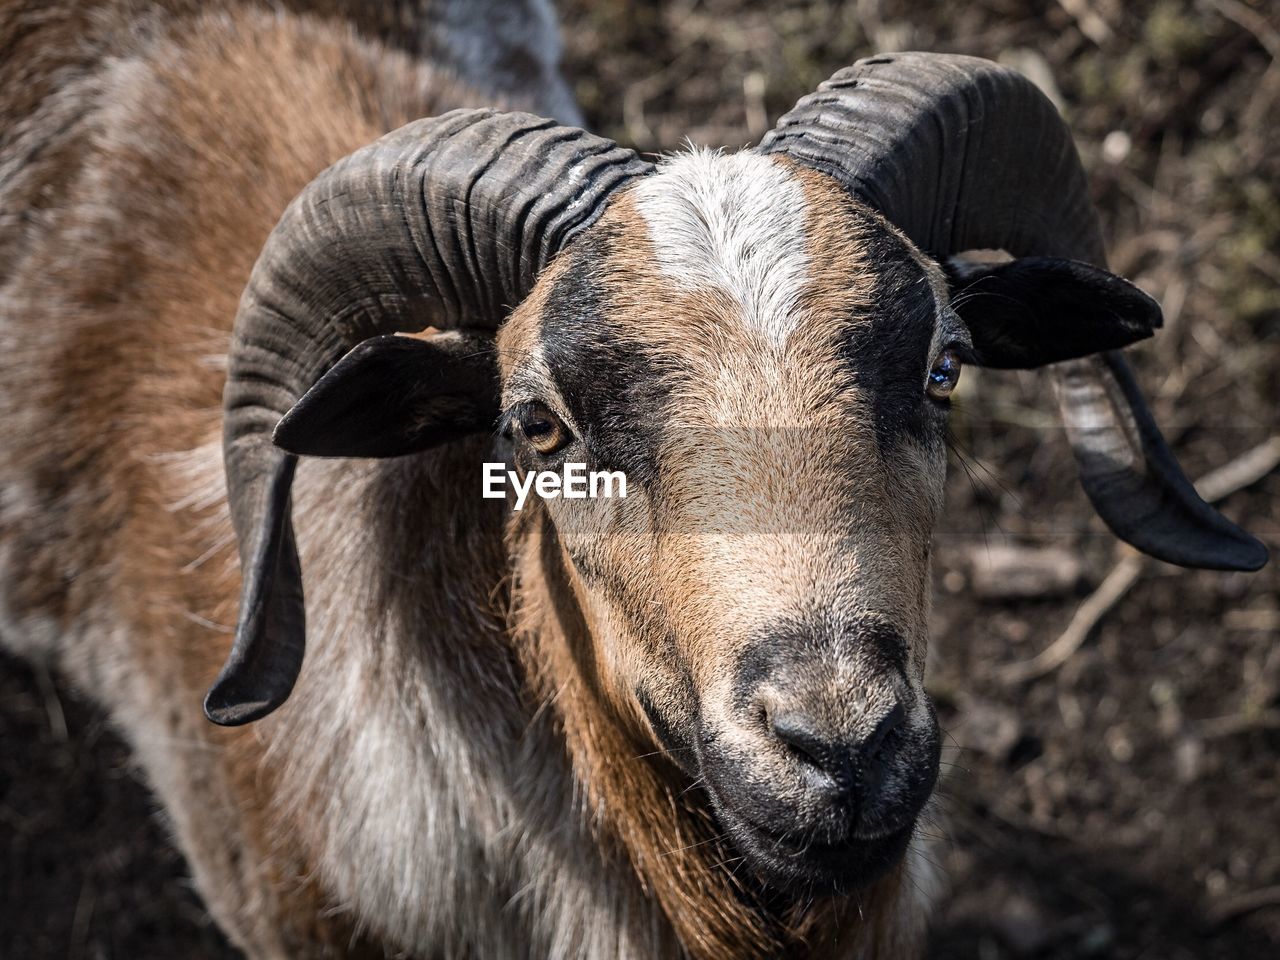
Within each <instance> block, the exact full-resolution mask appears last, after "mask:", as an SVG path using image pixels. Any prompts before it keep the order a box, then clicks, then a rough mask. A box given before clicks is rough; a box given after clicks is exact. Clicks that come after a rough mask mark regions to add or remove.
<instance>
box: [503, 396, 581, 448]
mask: <svg viewBox="0 0 1280 960" xmlns="http://www.w3.org/2000/svg"><path fill="white" fill-rule="evenodd" d="M516 422H517V423H518V424H519V426H520V432H521V433H522V434H524V438H525V439H526V440H528V441H529V446H531V447H533V449H534V450H536V451H538V453H540V454H542V455H543V456H544V457H545V456H549V455H551V454H553V453H555V452H556V451H557V450H559V449H560V448H561V447H563V446H565V445H566V444H567V443H568V442H569V441H570V440H572V439H573V434H572V433H570V432H569V428H568V427H566V426H565V425H564V421H563V420H561V419H560V418H559V417H557V416H556V415H555V414H554V413H552V412H551V410H550V409H549V408H548V407H546V406H545V405H544V404H541V403H531V404H529V405H528V406H527V407H525V408H524V409H523V410H521V411H520V413H519V415H518V416H517V419H516Z"/></svg>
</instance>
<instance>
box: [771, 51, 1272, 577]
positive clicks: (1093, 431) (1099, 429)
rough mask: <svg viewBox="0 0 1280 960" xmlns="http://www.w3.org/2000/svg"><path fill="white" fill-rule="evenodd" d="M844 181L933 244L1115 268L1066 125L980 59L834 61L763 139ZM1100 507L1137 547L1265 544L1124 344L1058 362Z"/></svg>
mask: <svg viewBox="0 0 1280 960" xmlns="http://www.w3.org/2000/svg"><path fill="white" fill-rule="evenodd" d="M756 149H757V150H758V151H759V152H761V153H766V154H773V153H778V154H783V155H786V156H788V157H790V158H792V159H794V160H796V161H797V162H799V163H802V164H804V165H806V166H808V167H811V168H813V169H816V170H819V171H821V172H823V173H826V174H828V175H830V176H832V177H834V178H835V179H836V180H837V181H838V182H839V183H841V184H842V185H843V186H844V187H845V188H846V189H847V190H848V191H849V192H850V193H851V194H852V195H853V196H855V197H857V198H858V199H860V200H862V201H864V202H865V203H867V204H868V205H870V206H872V207H874V208H876V209H877V210H879V211H880V212H881V213H883V214H884V216H885V217H886V218H887V219H888V220H889V221H890V222H891V223H893V224H895V225H896V226H898V227H899V228H900V229H901V230H902V231H903V232H904V233H906V234H907V236H908V237H910V238H911V240H912V241H913V242H914V243H915V244H916V245H917V246H919V247H920V248H921V249H922V250H924V251H925V252H926V253H928V254H930V255H931V256H934V257H937V258H939V259H943V258H946V257H948V256H950V255H952V254H956V253H961V252H964V251H966V250H977V249H1003V250H1005V251H1007V252H1009V253H1010V254H1013V255H1014V256H1031V255H1043V256H1056V257H1065V258H1069V259H1074V260H1084V261H1087V262H1089V263H1093V264H1095V265H1097V266H1100V267H1101V266H1105V259H1106V257H1105V253H1104V249H1103V243H1102V234H1101V232H1100V230H1099V228H1098V221H1097V216H1096V215H1095V212H1094V210H1093V206H1092V204H1091V203H1090V201H1089V196H1088V190H1087V185H1086V182H1085V175H1084V170H1083V168H1082V167H1081V165H1080V159H1079V156H1078V155H1077V153H1076V149H1075V145H1074V143H1073V142H1072V140H1071V133H1070V131H1069V130H1068V129H1067V127H1066V124H1065V123H1064V122H1063V121H1062V118H1061V117H1060V116H1059V115H1058V112H1057V110H1056V109H1055V108H1054V106H1053V104H1052V103H1050V102H1049V100H1048V99H1047V98H1046V97H1045V96H1044V94H1042V93H1041V92H1040V91H1039V90H1038V89H1037V88H1036V87H1035V85H1034V84H1032V83H1031V81H1029V80H1027V79H1026V78H1025V77H1023V76H1021V75H1020V74H1018V73H1015V72H1014V71H1012V70H1009V69H1006V68H1004V67H1001V66H998V65H997V64H995V63H992V62H990V61H988V60H980V59H978V58H975V57H961V56H950V55H945V54H933V53H898V54H890V55H886V56H879V57H871V58H869V59H866V60H860V61H858V62H857V63H856V64H854V65H853V66H851V67H848V68H846V69H844V70H841V71H839V72H838V73H836V74H835V75H834V76H833V77H832V78H831V79H830V80H828V81H826V82H825V83H823V84H822V85H821V86H820V87H819V88H818V89H817V91H816V92H815V93H813V94H811V95H809V96H807V97H805V98H803V99H802V100H800V102H799V103H797V104H796V106H795V108H794V109H792V110H791V111H790V112H789V113H787V114H786V115H785V116H784V117H782V119H781V120H779V121H778V125H777V127H776V128H775V129H774V130H773V131H772V132H770V133H769V134H768V135H767V136H766V137H765V138H764V140H763V141H762V142H761V143H760V145H759V146H758V147H757V148H756ZM1052 369H1053V370H1054V373H1055V375H1056V380H1057V386H1058V399H1059V410H1060V412H1061V414H1062V418H1063V420H1064V421H1065V423H1066V427H1067V434H1068V437H1069V439H1070V441H1071V446H1072V449H1073V450H1074V451H1075V455H1076V460H1077V463H1078V464H1079V466H1080V476H1081V482H1082V483H1083V485H1084V488H1085V492H1086V493H1087V494H1088V495H1089V499H1090V500H1091V501H1093V505H1094V507H1095V509H1097V511H1098V513H1099V515H1100V516H1101V517H1102V519H1103V520H1105V521H1106V523H1107V525H1108V526H1110V527H1111V529H1112V530H1113V531H1115V533H1116V534H1117V535H1118V536H1119V537H1121V538H1122V539H1124V540H1126V541H1128V542H1129V543H1131V544H1133V546H1135V547H1137V548H1138V549H1139V550H1142V551H1143V552H1145V553H1149V554H1151V555H1152V556H1155V557H1158V558H1160V559H1162V560H1167V561H1169V562H1171V563H1177V564H1181V565H1183V566H1188V567H1209V568H1214V569H1225V570H1256V569H1258V568H1259V567H1261V566H1262V565H1263V564H1265V563H1266V561H1267V550H1266V548H1265V547H1264V546H1263V545H1262V544H1261V543H1259V542H1258V541H1257V540H1255V539H1254V538H1253V537H1251V536H1250V535H1249V534H1247V533H1245V532H1244V531H1243V530H1241V529H1240V528H1239V527H1237V526H1236V525H1235V524H1234V523H1232V522H1231V521H1230V520H1227V519H1226V518H1225V517H1223V516H1222V515H1221V514H1220V513H1218V511H1217V510H1215V509H1214V508H1213V507H1211V506H1209V504H1207V503H1205V502H1204V501H1203V500H1202V499H1200V497H1199V495H1198V494H1197V493H1196V491H1195V488H1194V487H1192V485H1191V483H1190V482H1189V481H1188V480H1187V478H1186V476H1185V475H1184V474H1183V472H1182V470H1181V468H1179V466H1178V463H1177V461H1176V460H1175V459H1174V456H1173V453H1172V452H1171V451H1170V450H1169V448H1168V446H1167V445H1166V443H1165V442H1164V439H1163V437H1161V435H1160V431H1159V430H1158V428H1157V427H1156V425H1155V422H1154V420H1153V419H1152V417H1151V414H1150V412H1149V411H1148V410H1147V407H1146V404H1145V403H1144V402H1143V400H1142V396H1141V394H1140V393H1139V392H1138V388H1137V384H1136V383H1135V381H1134V379H1133V375H1132V374H1131V373H1130V371H1129V368H1128V365H1127V364H1126V363H1125V361H1124V358H1123V357H1122V356H1121V355H1120V354H1119V353H1117V352H1109V353H1104V354H1101V355H1099V356H1093V357H1086V358H1084V359H1081V360H1073V361H1070V362H1068V363H1062V364H1058V365H1057V366H1056V367H1054V368H1052Z"/></svg>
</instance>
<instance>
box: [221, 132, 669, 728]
mask: <svg viewBox="0 0 1280 960" xmlns="http://www.w3.org/2000/svg"><path fill="white" fill-rule="evenodd" d="M651 169H652V166H651V165H650V164H648V163H646V162H645V161H643V160H641V159H640V158H639V157H637V156H636V155H635V153H633V152H632V151H630V150H624V149H621V148H619V147H618V146H616V145H615V144H614V143H613V142H612V141H609V140H605V139H603V138H602V137H596V136H593V135H591V134H589V133H586V132H584V131H582V130H578V129H576V128H574V127H564V126H560V125H559V124H557V123H555V122H554V121H552V120H543V119H541V118H539V117H534V116H531V115H529V114H525V113H497V112H495V111H492V110H455V111H453V112H452V113H447V114H444V115H442V116H440V117H435V118H432V119H429V120H419V121H416V122H414V123H410V124H408V125H406V126H404V127H401V128H400V129H399V130H396V131H394V132H393V133H389V134H387V136H385V137H383V138H382V139H381V140H378V141H376V142H374V143H372V144H370V145H369V146H367V147H365V148H363V149H361V150H358V151H356V152H355V153H353V154H352V155H351V156H349V157H346V158H345V159H342V160H339V161H338V162H337V163H335V164H334V165H333V166H332V167H330V168H329V169H328V170H326V171H324V172H323V173H321V174H320V175H319V176H318V177H316V179H315V180H313V181H312V182H311V183H310V184H309V185H308V186H307V187H306V188H305V189H304V190H303V191H302V193H300V194H299V195H298V196H297V197H296V198H295V199H294V201H293V202H292V203H291V204H290V205H289V208H288V209H287V210H286V211H285V213H284V215H283V216H282V217H281V218H280V222H279V224H277V225H276V228H275V230H274V231H273V232H272V234H271V236H270V237H269V238H268V239H267V242H266V245H265V246H264V247H263V249H262V253H261V254H260V255H259V257H258V262H257V263H256V264H255V266H254V268H253V273H252V274H251V276H250V278H249V283H248V286H247V287H246V288H245V291H244V295H243V296H242V297H241V300H240V310H239V313H238V314H237V316H236V323H235V331H234V335H233V337H232V342H231V351H230V357H229V366H228V374H227V385H226V389H225V391H224V394H223V404H224V408H225V417H224V425H223V456H224V460H225V467H226V473H227V498H228V500H229V501H230V505H231V520H232V523H233V525H234V526H235V530H236V534H237V537H238V539H239V542H240V567H241V573H242V578H243V579H242V586H241V593H240V614H239V622H238V624H237V627H236V636H235V642H234V644H233V645H232V648H231V653H230V656H229V657H228V659H227V662H226V664H225V666H224V667H223V668H222V672H221V673H220V674H219V676H218V678H217V680H216V681H215V682H214V684H213V687H212V688H211V689H210V690H209V694H208V696H207V697H206V698H205V705H204V706H205V714H206V715H207V716H208V717H209V719H210V720H213V721H214V722H215V723H221V724H240V723H247V722H249V721H250V720H255V719H257V718H258V717H262V716H264V715H266V714H268V713H270V712H271V711H272V710H274V709H275V708H276V707H278V706H279V705H280V704H281V703H283V702H284V700H285V698H286V697H288V695H289V693H290V691H291V690H292V689H293V685H294V682H295V681H296V680H297V677H298V672H299V670H300V669H301V667H302V657H303V650H304V647H305V640H306V631H305V627H304V616H303V602H302V575H301V568H300V565H299V561H298V553H297V549H296V548H295V546H294V537H293V528H292V524H291V522H290V518H289V510H290V506H289V503H290V499H289V498H290V487H291V484H292V480H293V470H294V465H295V462H296V461H295V458H294V457H293V456H291V455H290V454H287V453H285V452H284V451H283V450H281V449H279V448H278V447H275V446H273V445H272V442H271V435H272V431H273V430H274V429H275V427H276V424H277V423H278V422H279V421H280V419H281V417H283V416H284V414H285V412H286V411H288V410H289V408H290V407H291V406H292V405H293V404H294V403H295V402H296V401H297V400H298V398H299V397H301V396H302V395H303V393H305V392H306V391H307V389H308V388H310V387H311V385H312V384H313V383H315V381H316V380H317V379H319V377H320V376H321V375H322V374H324V373H325V371H327V370H328V369H329V368H330V367H331V366H333V364H335V363H336V362H337V361H338V360H339V359H340V358H341V357H342V356H343V355H344V354H346V353H347V351H349V350H350V349H351V348H353V347H354V346H356V344H358V343H360V342H361V341H363V340H366V339H369V338H370V337H374V336H378V335H379V334H387V333H393V332H397V331H415V330H421V329H423V328H424V327H427V326H435V327H440V328H454V327H480V328H487V329H490V330H492V329H495V328H496V327H498V326H499V324H500V323H501V322H502V320H503V319H504V318H505V317H506V314H507V311H508V310H510V309H512V308H514V307H515V306H516V305H518V304H519V303H520V301H521V300H523V299H524V298H525V296H526V295H527V294H528V293H529V291H530V290H531V289H532V287H533V284H534V282H535V281H536V279H537V277H538V274H539V273H540V272H541V271H542V269H543V268H544V267H545V266H546V265H547V264H548V263H549V262H550V260H551V258H552V257H553V256H555V254H556V253H557V252H558V251H559V250H561V249H562V248H563V247H564V246H565V245H566V244H567V243H569V242H570V241H571V240H572V238H573V237H575V236H576V235H577V234H578V233H579V232H581V231H582V230H584V229H585V228H587V227H588V226H590V225H591V224H592V223H594V222H595V221H596V219H597V218H598V217H599V216H600V214H601V212H602V211H603V210H604V208H605V206H606V204H607V203H608V200H609V198H610V197H611V196H612V195H613V194H614V192H615V191H617V190H618V189H619V188H621V187H623V186H624V185H626V184H627V183H629V182H630V181H631V180H633V179H634V178H635V177H637V176H641V175H643V174H645V173H648V172H649V171H650V170H651Z"/></svg>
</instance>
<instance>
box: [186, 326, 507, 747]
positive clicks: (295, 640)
mask: <svg viewBox="0 0 1280 960" xmlns="http://www.w3.org/2000/svg"><path fill="white" fill-rule="evenodd" d="M497 413H498V377H497V371H496V369H495V367H494V360H493V343H492V341H491V340H486V339H485V338H483V337H477V336H468V335H466V334H462V333H458V332H456V331H451V332H449V333H441V334H436V335H434V336H428V337H404V336H386V337H375V338H373V339H371V340H366V341H364V342H363V343H361V344H359V345H358V346H357V347H356V348H355V349H354V350H352V351H351V352H350V353H348V354H347V355H346V356H345V357H343V358H342V359H341V360H339V361H338V362H337V363H336V364H335V365H334V366H333V368H332V369H331V370H330V371H329V372H328V373H326V374H325V375H324V376H323V377H321V378H320V379H319V380H318V381H317V382H316V384H315V386H313V387H312V388H311V389H310V390H308V391H307V392H306V394H304V395H303V397H302V399H301V400H299V401H298V402H297V403H296V404H294V406H293V409H291V410H290V411H289V412H288V413H287V414H286V415H285V417H284V418H283V419H282V420H281V421H280V423H279V425H278V426H277V427H276V432H275V438H274V439H275V442H276V445H277V447H279V448H281V449H278V450H271V449H270V448H266V449H265V450H263V451H260V455H266V456H267V459H268V463H267V465H266V466H265V468H264V472H266V473H267V474H268V475H269V476H270V477H271V481H270V483H269V484H268V486H267V489H266V493H265V496H266V500H265V502H264V503H263V504H261V505H260V511H261V516H262V525H261V528H260V529H259V530H257V531H256V532H255V535H254V536H255V540H254V543H255V545H254V546H253V547H252V548H251V549H250V550H249V551H248V553H247V554H246V555H245V556H244V557H243V576H244V581H245V589H244V592H243V594H242V597H241V607H242V609H241V614H240V625H239V628H238V629H237V631H236V640H235V644H234V645H233V647H232V650H231V655H230V657H229V658H228V660H227V662H226V664H225V665H224V666H223V668H222V672H221V673H220V674H219V675H218V678H217V680H216V681H214V684H213V686H212V687H211V688H210V690H209V693H208V695H207V696H206V697H205V703H204V709H205V715H206V716H208V718H209V719H210V720H212V721H213V722H214V723H218V724H222V725H223V726H235V725H238V724H242V723H248V722H250V721H252V720H257V719H258V718H260V717H263V716H266V715H267V714H268V713H270V712H271V711H272V710H274V709H276V707H278V706H280V704H282V703H284V701H285V700H286V699H287V698H288V696H289V693H290V691H291V690H292V689H293V684H294V682H295V681H296V680H297V678H298V672H299V671H300V670H301V668H302V658H303V652H304V649H305V647H306V615H305V611H304V607H303V600H302V570H301V567H300V565H299V562H298V550H297V547H296V546H295V545H294V537H293V524H292V523H291V522H290V519H289V511H290V497H289V491H290V487H291V485H292V482H293V473H294V467H295V466H296V464H297V456H296V455H297V454H304V455H309V456H317V457H395V456H399V455H401V454H406V453H413V452H415V451H417V450H423V449H425V448H427V447H432V446H435V445H436V444H440V443H444V442H445V441H447V440H451V439H453V438H455V437H460V436H463V435H465V434H469V433H476V432H479V431H483V430H488V429H489V428H490V427H492V425H493V422H494V420H495V419H496V418H497ZM286 451H287V452H286Z"/></svg>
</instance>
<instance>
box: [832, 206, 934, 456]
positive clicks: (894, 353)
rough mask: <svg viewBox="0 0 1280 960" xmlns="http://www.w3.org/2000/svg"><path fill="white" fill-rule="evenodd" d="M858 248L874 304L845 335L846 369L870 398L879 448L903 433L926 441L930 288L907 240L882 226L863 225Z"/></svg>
mask: <svg viewBox="0 0 1280 960" xmlns="http://www.w3.org/2000/svg"><path fill="white" fill-rule="evenodd" d="M864 249H865V252H866V257H867V259H868V260H869V261H870V263H871V264H872V265H873V269H874V272H875V275H876V277H877V282H876V289H875V291H874V293H873V297H874V302H875V306H874V308H873V311H872V314H871V317H870V323H868V324H867V325H865V326H863V327H859V328H857V329H856V331H855V333H854V334H853V336H851V337H850V339H849V343H848V345H847V356H848V358H849V361H848V362H849V367H850V370H851V373H852V376H853V379H854V382H855V383H856V384H858V385H859V386H860V387H862V388H863V389H864V390H866V391H867V393H868V394H869V396H870V398H871V413H872V417H873V419H874V424H875V431H876V439H877V441H878V442H879V444H880V447H881V449H887V448H889V447H890V446H892V445H894V444H895V443H897V442H898V440H900V439H901V438H902V437H903V436H904V435H906V436H910V437H911V438H913V439H915V440H916V441H917V442H919V443H927V442H929V441H930V440H931V439H933V438H934V437H935V436H936V435H937V432H938V431H937V419H938V418H937V414H938V409H937V407H936V405H930V404H929V403H928V402H926V400H925V395H924V378H925V374H926V371H927V369H928V364H929V363H930V361H931V360H932V357H930V356H929V355H928V354H929V347H930V344H931V343H932V341H933V331H934V327H935V325H936V323H937V313H938V306H937V302H936V300H935V298H934V293H933V287H932V285H931V284H930V283H929V277H928V275H927V274H926V273H925V271H924V268H923V267H921V266H920V264H919V263H918V262H917V261H916V258H915V257H914V256H913V255H912V253H911V251H910V249H909V248H908V246H907V244H906V243H905V242H904V241H903V240H902V239H901V238H899V237H898V236H896V235H895V234H893V233H891V232H890V231H889V230H887V229H885V228H884V227H883V226H881V225H879V224H872V225H869V229H868V230H867V240H866V242H865V247H864Z"/></svg>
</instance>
